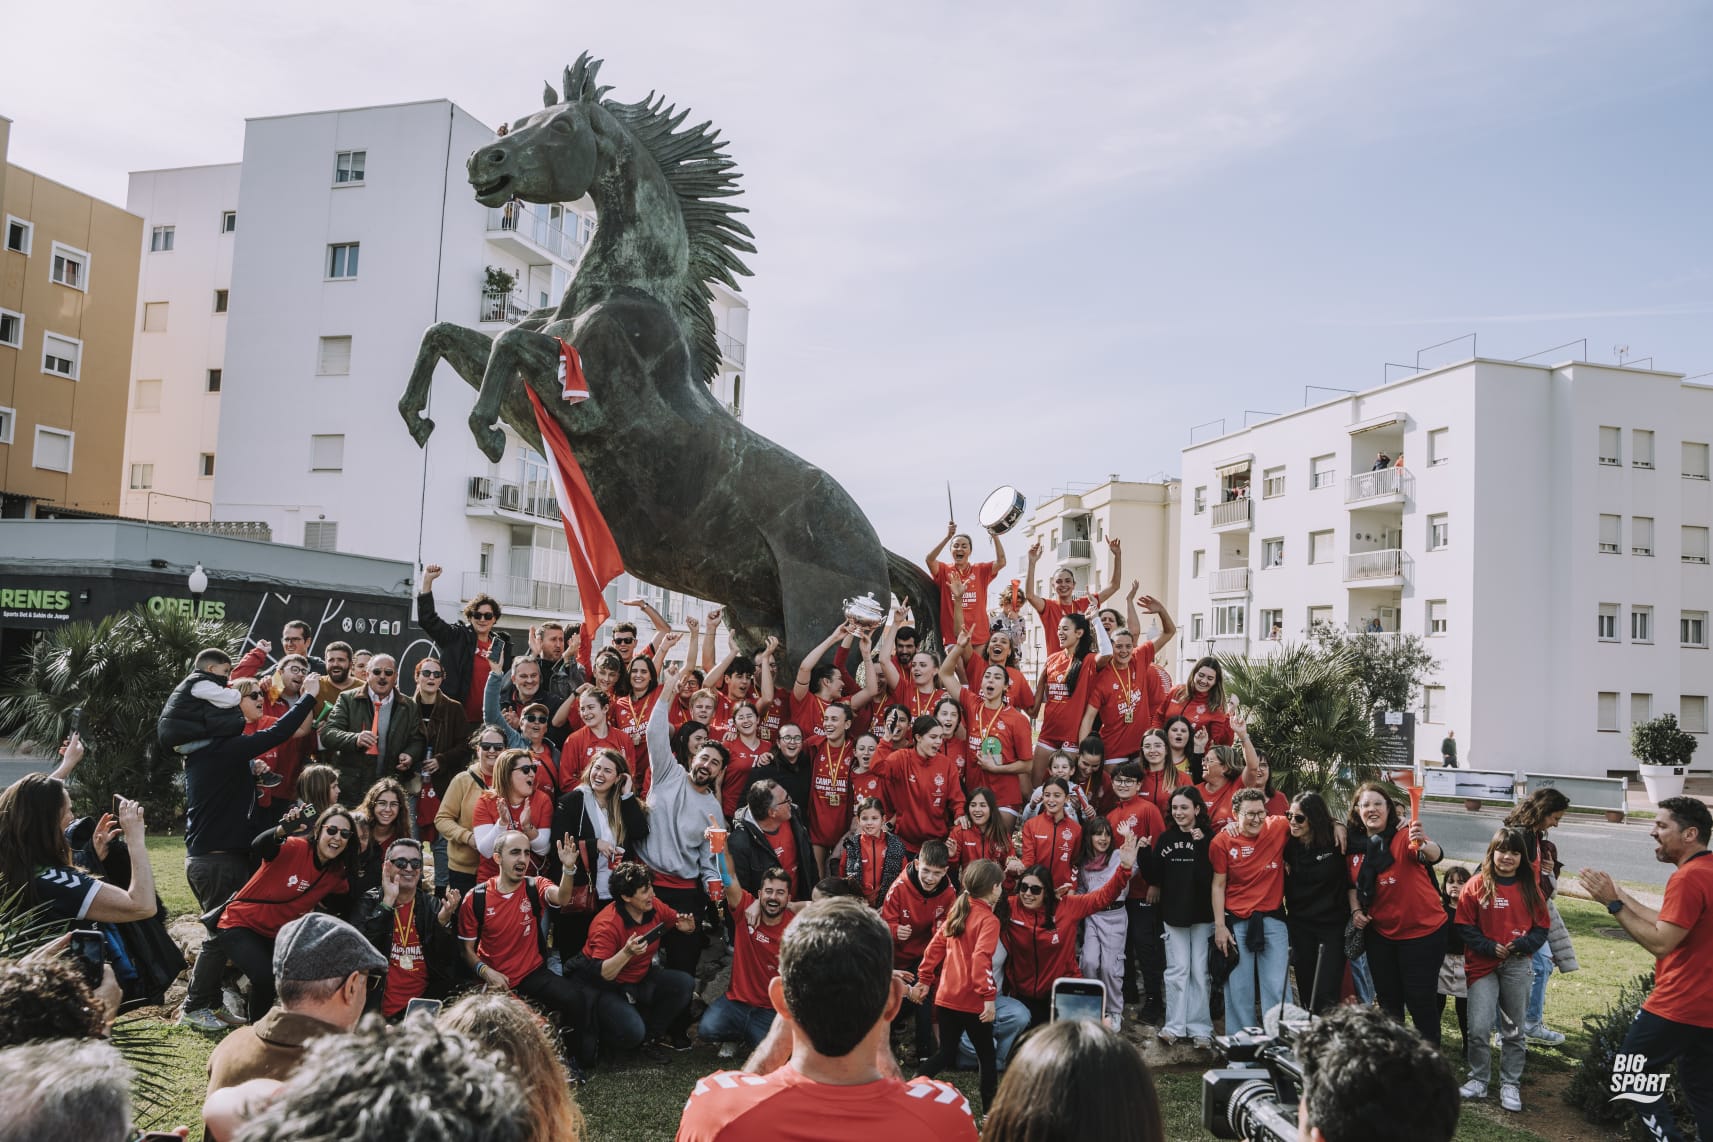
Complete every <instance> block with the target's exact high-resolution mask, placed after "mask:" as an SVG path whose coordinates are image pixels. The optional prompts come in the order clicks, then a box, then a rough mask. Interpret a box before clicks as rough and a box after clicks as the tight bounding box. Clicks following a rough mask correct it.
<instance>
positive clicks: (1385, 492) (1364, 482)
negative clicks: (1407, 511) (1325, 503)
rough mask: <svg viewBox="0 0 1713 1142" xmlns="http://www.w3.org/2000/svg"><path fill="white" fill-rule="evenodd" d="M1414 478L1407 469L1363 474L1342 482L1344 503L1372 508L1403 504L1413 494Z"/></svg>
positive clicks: (1414, 487) (1385, 469)
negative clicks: (1380, 505) (1379, 505)
mask: <svg viewBox="0 0 1713 1142" xmlns="http://www.w3.org/2000/svg"><path fill="white" fill-rule="evenodd" d="M1415 490H1416V478H1415V477H1414V476H1412V475H1410V470H1409V469H1408V468H1382V469H1380V470H1379V471H1376V472H1364V473H1362V474H1361V475H1360V476H1352V477H1350V478H1349V479H1348V480H1346V481H1345V482H1344V502H1345V503H1347V504H1362V505H1363V506H1364V507H1372V506H1374V505H1376V504H1401V503H1405V502H1406V501H1408V500H1409V499H1410V497H1411V496H1412V495H1413V494H1414V493H1415Z"/></svg>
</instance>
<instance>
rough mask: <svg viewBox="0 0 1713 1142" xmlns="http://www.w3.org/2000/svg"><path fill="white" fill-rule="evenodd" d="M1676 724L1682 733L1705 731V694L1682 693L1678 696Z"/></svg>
mask: <svg viewBox="0 0 1713 1142" xmlns="http://www.w3.org/2000/svg"><path fill="white" fill-rule="evenodd" d="M1677 726H1678V728H1679V729H1681V730H1682V731H1683V732H1684V733H1689V734H1704V733H1706V732H1707V695H1705V694H1684V695H1682V696H1681V697H1679V698H1678V700H1677Z"/></svg>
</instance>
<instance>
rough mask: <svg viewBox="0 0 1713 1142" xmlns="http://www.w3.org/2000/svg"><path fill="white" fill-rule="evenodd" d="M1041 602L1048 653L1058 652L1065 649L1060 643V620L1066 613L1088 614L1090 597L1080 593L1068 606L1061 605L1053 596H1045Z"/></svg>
mask: <svg viewBox="0 0 1713 1142" xmlns="http://www.w3.org/2000/svg"><path fill="white" fill-rule="evenodd" d="M1041 602H1042V607H1041V625H1042V626H1043V627H1045V628H1046V632H1047V653H1048V654H1057V653H1059V651H1061V650H1063V649H1065V648H1064V647H1063V646H1062V645H1061V644H1060V643H1059V620H1060V619H1062V618H1064V617H1065V615H1066V614H1078V615H1086V614H1088V607H1089V599H1088V596H1087V595H1078V596H1077V597H1076V598H1074V599H1072V600H1071V605H1070V606H1068V607H1066V606H1063V605H1061V604H1060V602H1059V600H1057V599H1054V598H1051V597H1048V598H1044V599H1042V600H1041Z"/></svg>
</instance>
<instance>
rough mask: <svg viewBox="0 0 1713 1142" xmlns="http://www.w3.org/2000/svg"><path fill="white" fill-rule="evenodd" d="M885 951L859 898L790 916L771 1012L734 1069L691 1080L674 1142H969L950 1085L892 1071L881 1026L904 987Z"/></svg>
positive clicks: (969, 1127)
mask: <svg viewBox="0 0 1713 1142" xmlns="http://www.w3.org/2000/svg"><path fill="white" fill-rule="evenodd" d="M892 954H893V953H892V936H891V934H890V933H889V932H888V931H887V930H886V925H885V924H884V923H883V922H882V921H881V919H880V918H879V917H878V916H876V915H875V914H874V912H873V911H871V910H870V909H869V908H868V907H867V906H866V905H864V904H863V903H862V901H860V900H852V899H835V900H824V901H821V902H819V903H817V904H811V905H810V906H809V907H808V908H806V909H804V910H803V912H801V913H799V914H798V916H797V919H796V920H794V921H793V922H792V924H791V927H790V929H789V930H788V931H787V932H786V933H785V941H784V943H783V945H782V946H781V947H780V952H779V974H778V975H777V976H775V977H774V978H773V980H772V981H771V982H770V983H769V984H768V998H769V999H770V1001H771V1002H772V1004H773V1007H774V1008H775V1010H777V1011H778V1013H779V1018H777V1019H775V1020H774V1022H773V1028H772V1030H771V1031H769V1032H768V1035H767V1038H766V1039H765V1040H763V1041H762V1044H761V1046H760V1048H758V1049H757V1051H756V1053H755V1054H754V1055H753V1056H751V1057H750V1060H749V1063H748V1065H747V1066H746V1067H745V1069H744V1070H743V1071H719V1072H716V1073H715V1074H712V1075H709V1076H708V1077H706V1078H704V1079H702V1080H701V1081H700V1082H698V1083H697V1084H696V1088H695V1090H694V1091H692V1092H691V1094H690V1101H689V1102H687V1103H686V1104H685V1106H684V1114H683V1117H682V1118H681V1119H680V1120H679V1124H678V1142H716V1140H718V1142H847V1140H849V1142H875V1140H876V1139H884V1140H885V1142H975V1138H976V1131H975V1121H974V1119H973V1118H971V1117H970V1108H969V1101H968V1100H967V1099H965V1098H964V1096H963V1095H962V1094H960V1093H958V1090H957V1088H955V1087H952V1086H948V1085H946V1084H945V1083H940V1082H936V1081H934V1080H932V1079H915V1080H911V1081H909V1082H906V1081H905V1080H904V1078H903V1076H902V1075H901V1074H900V1073H899V1071H898V1064H897V1062H896V1061H895V1060H894V1059H893V1057H892V1051H891V1049H890V1047H889V1045H888V1042H887V1028H888V1026H889V1025H890V1024H891V1022H892V1019H893V1017H894V1016H896V1015H897V1014H898V1009H899V1007H900V1005H901V1004H902V1003H903V1001H904V982H903V981H902V980H901V979H899V978H898V977H897V976H895V975H894V974H893V972H892Z"/></svg>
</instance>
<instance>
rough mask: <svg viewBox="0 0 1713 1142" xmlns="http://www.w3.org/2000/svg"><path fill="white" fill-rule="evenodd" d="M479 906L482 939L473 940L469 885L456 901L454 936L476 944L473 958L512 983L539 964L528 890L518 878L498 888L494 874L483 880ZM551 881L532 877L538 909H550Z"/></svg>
mask: <svg viewBox="0 0 1713 1142" xmlns="http://www.w3.org/2000/svg"><path fill="white" fill-rule="evenodd" d="M485 883H486V884H487V887H486V888H485V889H483V890H482V895H483V896H484V897H485V899H484V901H483V908H482V939H481V941H480V942H477V941H476V893H475V891H474V890H473V889H472V890H471V891H470V892H468V893H466V894H465V896H464V902H463V903H462V904H460V905H458V937H459V939H462V940H467V941H470V942H471V943H475V944H476V958H477V959H479V960H481V961H482V962H483V963H485V964H487V965H488V966H489V967H491V968H493V969H494V970H495V971H497V972H499V973H500V974H501V975H503V976H505V977H506V982H508V983H510V984H511V985H512V986H513V987H516V986H517V985H518V982H519V981H520V980H522V979H523V978H524V977H525V976H527V975H529V974H530V973H531V972H533V971H534V970H535V969H536V968H539V967H540V966H541V962H542V961H541V944H540V942H539V940H538V939H537V937H536V929H535V926H536V924H537V923H538V921H539V917H538V916H537V914H536V911H535V909H533V908H531V907H530V903H529V892H528V890H527V889H526V888H525V887H524V885H523V883H522V882H521V881H520V882H519V883H518V886H517V887H516V888H514V889H512V890H511V892H510V893H502V892H501V891H500V881H499V878H498V877H495V878H493V879H491V880H488V881H486V882H485ZM553 887H554V885H553V882H552V881H551V880H548V879H547V878H546V877H545V876H538V877H536V878H535V895H536V897H537V898H538V899H539V900H540V901H541V911H542V912H543V913H546V912H548V911H550V910H551V906H550V905H549V904H548V903H547V894H548V892H550V891H552V889H553Z"/></svg>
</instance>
